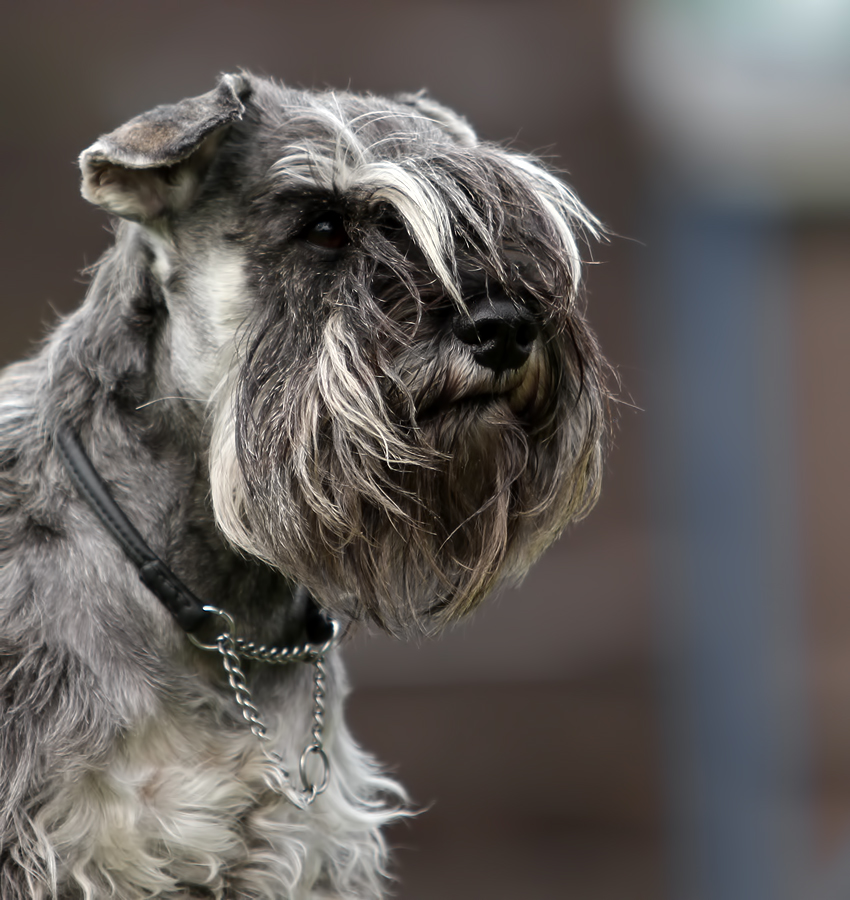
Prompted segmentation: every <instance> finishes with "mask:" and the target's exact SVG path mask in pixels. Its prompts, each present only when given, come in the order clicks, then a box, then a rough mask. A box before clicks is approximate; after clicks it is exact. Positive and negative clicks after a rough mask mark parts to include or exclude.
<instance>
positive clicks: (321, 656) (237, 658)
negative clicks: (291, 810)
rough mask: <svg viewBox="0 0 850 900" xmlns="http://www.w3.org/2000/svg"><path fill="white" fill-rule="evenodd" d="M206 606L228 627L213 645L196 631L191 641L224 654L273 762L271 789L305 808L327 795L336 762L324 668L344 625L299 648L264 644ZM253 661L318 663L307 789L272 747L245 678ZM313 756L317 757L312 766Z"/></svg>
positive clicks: (246, 713) (301, 767) (245, 711)
mask: <svg viewBox="0 0 850 900" xmlns="http://www.w3.org/2000/svg"><path fill="white" fill-rule="evenodd" d="M204 610H205V611H206V612H208V613H211V614H213V615H215V616H218V617H219V618H220V619H222V620H223V622H224V625H225V627H224V630H223V631H222V632H221V633H220V634H219V635H218V637H217V638H216V640H215V643H214V644H204V643H202V642H201V641H199V640H198V639H197V638H196V637H194V636H193V635H191V634H190V635H189V640H191V641H192V643H193V644H195V646H196V647H200V648H201V649H202V650H217V651H218V653H219V654H221V661H222V665H223V666H224V671H225V672H226V673H227V681H228V684H229V685H230V689H231V690H232V691H233V696H234V698H235V700H236V703H237V704H238V705H239V709H240V710H241V712H242V718H243V719H245V721H246V722H247V723H248V727H249V728H250V729H251V732H252V733H253V734H254V735H255V736H256V737H257V738H258V740H259V741H260V742H261V746H262V750H263V755H264V756H265V757H266V759H267V760H268V761H269V762H270V763H271V764H272V767H271V772H270V773H269V774H270V778H269V787H271V788H272V790H274V791H276V792H277V793H279V794H281V795H282V796H284V797H286V798H287V800H289V801H290V802H291V803H293V804H294V805H295V806H297V807H299V808H301V809H305V808H306V807H308V806H309V805H310V804H311V803H312V802H313V801H314V800H315V799H316V797H318V796H319V794H321V793H323V792H324V791H325V790H326V789H327V786H328V782H329V781H330V774H331V766H330V761H329V760H328V757H327V754H326V753H325V750H324V729H325V698H326V695H327V692H326V688H325V686H326V684H327V671H326V669H325V654H326V653H327V652H328V651H329V650H330V649H332V648H333V647H334V646H335V644H336V643H337V642H338V640H339V633H340V628H339V623H338V622H336V621H335V620H333V619H331V620H330V623H331V629H332V630H331V636H330V637H329V638H328V639H327V640H326V641H323V642H322V643H321V644H310V643H307V642H306V641H305V642H304V643H303V644H297V645H295V646H294V647H267V646H266V645H265V644H259V645H257V644H255V643H253V642H252V641H246V640H243V639H242V638H238V637H235V636H234V634H233V632H234V631H235V625H234V622H233V619H232V618H231V616H230V615H228V614H227V613H226V612H225V611H224V610H222V609H218V608H217V607H215V606H205V607H204ZM243 658H244V659H253V660H257V661H259V662H266V663H274V664H283V663H290V662H310V663H312V664H313V720H312V726H311V729H310V734H311V737H312V739H313V740H312V742H311V743H309V744H308V745H307V746H306V747H305V748H304V751H303V752H302V754H301V757H300V759H299V762H298V773H299V776H300V778H301V784H302V787H301V788H298V787H296V786H295V785H294V784H293V783H292V777H291V775H290V774H289V771H288V770H287V768H286V766H285V765H284V762H283V759H282V757H281V755H280V754H279V753H277V752H276V751H275V750H272V749H271V747H270V746H268V745H269V744H270V743H271V738H270V737H269V735H268V728H267V727H266V724H265V722H263V720H262V718H261V716H260V711H259V710H258V709H257V707H256V705H255V704H254V701H253V699H252V697H251V690H250V688H249V687H248V683H247V681H246V680H245V673H244V672H243V671H242V665H241V662H242V659H243ZM311 758H315V761H314V762H313V764H312V766H311V765H310V760H311ZM317 766H318V771H317V772H316V773H315V774H316V777H315V778H311V777H310V774H309V772H308V768H312V769H314V770H315V769H316V767H317Z"/></svg>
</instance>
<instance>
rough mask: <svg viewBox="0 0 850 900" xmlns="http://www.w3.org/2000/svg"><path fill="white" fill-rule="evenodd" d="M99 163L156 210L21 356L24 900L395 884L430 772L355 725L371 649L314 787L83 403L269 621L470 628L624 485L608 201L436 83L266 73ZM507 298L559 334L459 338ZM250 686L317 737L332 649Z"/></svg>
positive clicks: (8, 431)
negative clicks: (606, 437) (307, 618)
mask: <svg viewBox="0 0 850 900" xmlns="http://www.w3.org/2000/svg"><path fill="white" fill-rule="evenodd" d="M81 163H82V168H83V174H84V188H83V190H84V194H85V195H86V196H87V198H88V199H90V200H92V201H93V202H95V203H98V204H99V205H101V206H103V207H104V208H106V209H107V210H109V211H111V212H113V213H115V214H117V215H118V216H121V217H122V218H123V219H125V220H126V221H122V222H121V224H120V225H118V227H117V231H116V242H115V245H114V247H113V248H112V249H111V250H109V251H108V252H107V253H106V254H105V256H104V257H103V259H102V260H101V261H100V262H99V263H98V265H97V267H96V269H95V273H94V277H93V281H92V285H91V288H90V290H89V292H88V295H87V297H86V301H85V303H84V304H83V306H82V307H81V308H80V309H79V310H78V311H77V312H76V313H75V314H74V315H72V316H70V317H69V318H68V319H67V320H66V321H64V322H63V323H62V324H61V325H60V326H59V327H58V328H57V329H56V330H55V331H54V333H53V334H52V335H51V336H50V338H49V339H48V341H47V342H46V343H45V345H44V347H43V348H42V349H41V350H40V352H39V353H38V354H37V355H36V356H34V357H33V358H32V359H30V360H27V361H24V362H21V363H18V364H16V365H13V366H11V367H10V368H8V369H7V370H6V371H5V372H4V373H3V374H2V376H0V896H1V897H2V898H3V900H23V898H39V900H42V898H43V900H48V898H50V900H59V898H61V900H76V898H85V900H100V898H105V897H118V898H121V900H135V898H143V897H157V898H184V900H188V898H202V897H203V898H208V897H217V898H224V897H226V898H230V900H236V898H245V900H247V898H278V900H280V898H293V900H295V898H320V897H376V896H379V895H380V894H381V892H382V880H383V872H384V868H385V859H384V856H385V853H384V845H383V841H382V838H381V835H380V831H379V829H380V827H381V825H383V824H384V823H385V822H386V821H388V820H389V819H391V818H392V817H393V815H395V814H397V813H396V806H395V803H397V802H398V800H399V798H400V796H401V793H400V789H398V788H397V786H396V785H395V784H394V783H393V782H391V781H390V780H388V779H387V778H385V777H384V776H382V775H381V774H380V773H379V772H378V771H377V769H376V767H375V765H374V763H373V762H372V760H371V759H370V758H369V757H368V756H367V755H366V754H364V753H363V752H362V751H361V750H360V749H359V748H358V747H357V746H356V745H355V743H354V742H353V741H352V739H351V737H350V735H349V734H348V732H347V730H346V728H345V725H344V723H343V720H342V716H341V703H342V698H343V695H344V693H345V683H344V677H343V675H342V671H341V668H340V666H339V663H338V660H332V664H331V673H330V679H329V687H328V695H329V709H328V725H327V732H326V750H327V752H328V756H329V757H330V760H331V765H332V777H331V782H330V786H329V788H328V790H327V792H326V793H324V794H323V795H322V796H321V797H319V798H318V799H317V800H316V802H315V803H314V804H313V805H312V806H311V807H310V808H309V809H308V810H299V809H296V808H294V807H293V806H292V805H291V804H289V803H287V802H286V801H285V800H284V799H282V798H281V797H280V796H279V795H277V794H275V793H274V792H273V791H272V790H270V788H269V786H268V782H267V778H266V774H267V773H266V771H265V768H266V766H267V765H268V764H267V762H266V761H265V759H264V757H263V756H262V754H261V753H260V750H259V746H258V742H257V740H256V738H255V737H254V736H253V735H252V734H251V733H250V732H249V731H248V730H247V728H246V727H245V725H244V723H243V722H242V721H241V720H240V718H239V713H238V709H237V708H236V706H235V704H234V703H233V699H232V696H231V694H230V693H229V691H228V689H227V686H226V683H225V682H224V679H223V677H222V675H221V672H220V668H219V666H218V663H217V660H216V657H215V654H210V653H205V652H204V651H202V650H199V649H196V648H195V647H193V646H192V645H191V644H190V643H189V642H188V641H187V640H186V636H185V634H183V632H182V631H180V629H179V628H178V627H177V626H176V624H175V622H174V621H173V620H172V619H171V617H170V616H169V615H168V613H167V612H166V611H165V609H164V608H163V607H162V606H161V604H160V603H159V601H158V600H157V599H156V598H155V597H154V596H153V595H152V594H151V593H150V592H149V591H148V590H147V589H146V588H145V587H144V586H143V585H142V583H141V582H140V581H139V578H138V575H137V573H136V571H135V570H134V569H133V568H132V566H131V565H130V564H129V562H128V561H127V560H126V558H125V557H124V555H123V554H122V551H121V549H120V548H119V546H118V545H117V544H116V543H115V542H114V541H113V540H112V539H111V538H110V536H109V535H108V534H106V533H105V532H104V529H103V526H102V525H101V523H100V522H99V520H98V519H97V517H96V516H95V515H94V513H93V512H92V511H91V509H90V508H89V507H88V506H87V504H86V503H85V502H84V501H83V500H82V499H81V498H80V497H79V496H78V495H77V493H76V491H75V490H74V489H73V487H72V486H71V484H70V482H69V480H68V477H67V475H66V473H65V471H64V469H63V468H62V466H61V464H60V462H59V459H58V457H57V454H56V452H55V449H54V445H53V432H54V430H55V427H56V423H58V422H68V423H70V424H71V425H72V426H73V427H74V428H75V429H76V431H77V432H78V434H79V435H80V438H81V440H82V442H83V444H84V446H85V447H86V449H87V451H88V453H89V455H90V456H91V458H92V460H93V461H94V463H95V466H96V467H97V469H98V470H99V472H100V474H101V475H102V477H103V478H104V480H105V481H106V482H107V483H108V485H109V487H110V489H111V491H112V493H113V495H114V496H115V498H116V500H117V501H118V502H119V504H120V505H121V506H122V507H123V508H124V509H125V511H126V512H127V513H128V515H129V516H130V518H131V519H132V520H133V522H134V523H135V525H136V527H137V528H138V529H139V531H140V532H141V533H142V534H143V535H144V536H145V539H146V540H147V541H148V542H149V544H150V545H151V547H152V548H153V550H154V551H155V552H156V553H157V555H158V556H160V557H161V558H162V559H164V560H165V561H166V562H167V563H168V565H169V566H170V567H171V568H172V569H173V570H174V571H175V572H177V573H178V574H179V576H180V578H181V579H182V580H183V581H184V582H186V583H187V584H189V585H191V586H192V588H193V590H194V591H195V593H197V594H198V595H200V596H202V597H203V598H204V599H205V601H207V602H209V603H211V604H213V605H215V606H219V607H222V608H224V609H226V610H227V611H228V612H230V613H231V615H233V616H234V618H235V619H236V621H237V624H238V628H239V631H240V633H244V634H246V635H249V636H257V637H258V638H259V639H261V640H264V641H266V642H275V643H279V644H280V643H287V642H293V641H297V640H299V639H300V638H301V629H302V627H303V609H300V608H299V606H298V603H297V602H296V601H295V599H294V598H295V594H294V585H295V584H302V585H305V586H306V587H308V588H309V589H310V590H311V591H312V593H313V594H314V596H315V597H316V598H317V599H318V602H319V603H320V605H322V606H323V607H324V608H325V609H326V610H328V611H330V612H331V613H332V614H334V615H335V616H337V617H338V618H340V619H341V620H342V621H343V622H347V621H350V620H353V619H358V618H370V619H372V620H373V621H376V622H378V623H379V624H381V625H382V626H384V627H386V628H388V629H390V630H393V631H396V632H403V631H406V630H410V629H411V628H419V629H422V628H424V629H426V630H427V629H430V628H434V627H438V626H439V625H441V624H442V623H443V622H445V621H447V620H450V619H451V618H455V617H457V616H459V615H462V614H464V613H466V612H467V611H468V610H470V609H471V608H472V607H473V606H474V605H475V604H476V603H477V602H479V600H480V599H481V598H482V597H484V596H485V595H486V594H487V593H488V592H489V591H490V590H492V588H493V587H494V586H496V585H497V584H498V583H500V582H501V581H503V580H505V579H506V578H516V577H519V576H521V575H522V574H523V573H524V572H525V570H526V569H527V568H528V566H529V565H530V564H531V563H532V562H533V561H534V560H535V559H536V558H537V557H538V556H539V554H540V553H541V552H542V550H543V549H545V547H546V546H547V545H548V544H549V543H550V542H551V541H552V540H553V539H554V538H555V537H556V536H557V535H558V534H559V533H560V531H561V530H562V529H563V527H564V526H565V524H566V523H567V522H568V521H570V520H572V519H574V518H576V517H577V516H579V515H581V514H582V513H584V512H585V511H586V510H587V509H588V508H589V506H590V505H591V504H592V502H593V500H594V499H595V497H596V494H597V492H598V485H599V467H600V453H601V443H602V433H603V418H604V416H603V407H604V400H605V391H604V388H603V386H602V383H601V366H602V364H601V361H600V359H599V356H598V352H597V350H596V346H595V341H594V339H593V337H592V335H591V334H590V332H589V331H588V330H587V327H586V325H585V324H584V321H583V319H582V316H581V314H580V311H579V310H578V309H577V307H576V296H577V289H578V284H579V267H580V259H579V244H578V236H579V235H578V233H579V232H580V231H581V230H586V231H590V232H591V233H595V232H596V229H597V223H596V222H595V220H593V219H592V217H590V215H589V214H588V213H587V212H586V211H585V210H584V209H583V208H582V207H581V205H580V204H579V202H578V201H577V200H576V199H575V197H574V195H573V194H572V193H571V192H570V191H569V190H568V189H567V188H566V187H564V186H563V185H562V184H561V183H560V182H559V181H558V180H557V179H556V178H554V177H553V176H552V175H551V174H549V173H548V172H547V171H546V170H545V169H544V168H542V167H541V166H540V165H539V164H537V163H536V162H534V161H532V160H530V159H528V158H526V157H522V156H519V155H517V154H513V153H508V152H506V151H504V150H502V149H500V148H498V147H495V146H489V145H483V144H479V143H478V142H477V141H476V139H475V137H474V134H473V133H472V132H471V130H470V129H469V127H468V126H467V125H466V123H465V122H464V121H463V120H462V119H460V118H459V117H457V116H455V115H454V114H453V113H450V112H449V111H447V110H445V109H444V108H442V107H440V106H438V105H437V104H434V103H432V102H431V101H430V100H428V99H427V98H424V97H420V96H416V97H404V98H398V99H396V100H386V99H382V98H374V97H358V96H354V95H348V94H333V93H324V94H322V93H312V92H298V91H292V90H288V89H285V88H283V87H281V86H279V85H276V84H273V83H271V82H267V81H262V80H259V79H254V78H251V77H250V76H247V75H241V76H226V77H225V78H224V79H222V81H221V83H220V84H219V86H218V88H217V89H216V90H215V91H213V92H211V93H210V94H209V95H205V96H204V97H202V98H196V99H194V100H192V101H184V102H183V104H179V105H177V106H174V107H161V108H157V109H156V110H153V111H152V112H151V113H148V114H146V115H145V116H143V117H140V118H139V119H136V120H133V121H132V122H131V123H128V124H127V125H126V126H123V127H122V128H121V129H118V130H117V131H116V132H113V133H112V134H111V135H108V136H106V137H104V138H102V139H101V140H100V141H98V142H97V143H96V144H95V145H93V147H92V148H90V149H89V150H88V151H86V153H84V154H83V157H82V160H81ZM495 294H498V296H499V297H504V298H509V299H510V301H511V302H514V303H516V304H517V305H519V306H522V307H524V308H528V309H530V310H532V311H533V316H534V319H535V321H536V323H537V324H536V326H535V330H534V334H537V328H539V331H540V335H539V337H536V338H535V339H534V349H533V350H531V351H530V356H529V359H528V360H527V361H526V362H524V363H523V364H522V365H521V366H518V367H517V368H506V369H505V370H504V371H493V370H492V369H490V368H487V367H485V366H482V365H480V364H479V363H478V362H476V361H475V360H474V359H473V357H472V356H471V355H470V352H469V348H468V347H466V346H464V345H463V342H462V341H459V339H458V337H457V335H458V334H460V333H462V331H461V330H460V328H459V326H458V325H457V322H458V317H463V316H464V315H465V313H466V310H467V308H468V305H469V304H470V303H472V302H473V301H476V302H477V301H478V300H479V299H480V298H481V297H482V296H483V297H485V298H486V297H488V296H493V295H495ZM249 682H250V686H251V689H252V691H253V693H254V697H255V700H256V702H257V704H258V706H259V707H260V708H261V709H262V710H263V713H264V715H265V717H266V719H267V720H268V722H269V725H270V729H271V731H272V732H273V734H274V735H275V743H276V747H277V749H278V750H279V752H280V753H281V754H282V756H283V758H284V759H285V760H289V761H294V760H297V758H298V755H299V753H300V752H301V749H302V748H303V747H304V745H305V741H306V738H307V735H308V731H309V724H310V708H311V683H310V672H309V669H308V668H307V667H305V666H303V665H300V664H292V665H290V666H283V667H269V666H263V665H262V664H256V665H254V666H253V667H252V668H251V670H250V672H249ZM388 798H389V799H388Z"/></svg>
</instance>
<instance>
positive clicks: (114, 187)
mask: <svg viewBox="0 0 850 900" xmlns="http://www.w3.org/2000/svg"><path fill="white" fill-rule="evenodd" d="M250 92H251V87H250V84H249V81H248V78H247V77H245V76H243V75H224V76H222V78H221V80H220V81H219V83H218V85H217V86H216V88H215V89H214V90H212V91H210V92H209V93H207V94H203V95H201V96H200V97H192V98H190V99H188V100H181V101H180V103H175V104H173V105H169V106H157V107H156V108H155V109H152V110H151V111H150V112H146V113H143V114H142V115H140V116H136V118H135V119H130V121H129V122H127V123H126V124H125V125H122V126H121V127H120V128H117V129H116V130H115V131H112V132H110V133H109V134H106V135H104V136H103V137H101V138H100V139H99V140H97V141H96V142H95V143H94V144H92V145H91V147H89V148H88V150H84V151H83V153H82V154H81V155H80V168H81V169H82V173H83V184H82V193H83V196H84V197H85V198H86V200H89V201H91V202H92V203H94V204H96V205H97V206H102V207H103V208H104V209H106V210H109V212H112V213H115V214H116V215H119V216H123V217H124V218H126V219H133V220H134V221H139V222H148V221H151V220H153V219H156V218H157V217H159V216H162V215H164V214H167V213H169V212H174V211H177V210H179V209H182V208H185V207H186V206H188V204H189V203H190V202H191V200H192V198H193V196H194V193H195V189H196V187H197V185H198V183H199V182H200V179H201V177H202V175H203V172H204V171H205V169H206V167H207V166H208V164H209V162H210V160H211V159H212V157H213V154H214V152H215V149H216V147H217V146H218V143H219V141H220V139H221V136H222V135H223V133H224V129H225V128H226V127H227V126H228V125H230V124H231V123H232V122H234V121H236V120H238V119H240V118H242V115H243V113H244V112H245V107H244V105H243V103H242V101H243V100H244V99H245V98H247V96H248V95H249V94H250Z"/></svg>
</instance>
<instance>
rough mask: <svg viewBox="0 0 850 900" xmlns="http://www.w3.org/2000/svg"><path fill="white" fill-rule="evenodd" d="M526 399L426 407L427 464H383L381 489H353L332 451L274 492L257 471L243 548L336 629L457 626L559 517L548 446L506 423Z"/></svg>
mask: <svg viewBox="0 0 850 900" xmlns="http://www.w3.org/2000/svg"><path fill="white" fill-rule="evenodd" d="M533 388H534V386H533V385H531V386H529V384H528V383H527V382H525V381H522V382H521V383H520V382H518V383H517V385H516V386H514V387H512V388H511V389H509V390H506V391H503V392H502V393H500V394H497V395H493V396H488V397H478V398H469V397H468V398H465V399H461V400H458V401H457V402H454V403H452V404H449V405H448V406H446V407H444V408H443V409H442V411H441V412H439V413H438V412H437V411H436V410H435V411H434V414H433V415H432V416H430V417H429V418H428V419H427V420H426V421H425V422H424V423H422V425H421V426H420V435H419V436H420V440H421V442H422V443H424V444H425V445H426V446H428V447H430V448H431V449H432V452H431V456H430V459H429V462H428V464H427V465H410V464H409V463H408V462H405V461H403V460H398V461H396V462H393V461H392V460H390V461H388V462H387V463H386V464H385V465H384V466H383V467H382V470H381V472H380V478H378V476H376V473H375V472H374V471H372V470H370V471H361V472H359V473H358V476H359V477H357V478H355V477H352V472H351V469H350V460H349V459H345V458H344V449H343V448H340V447H337V448H334V449H333V450H331V451H329V452H327V453H326V454H325V455H324V456H323V459H322V463H321V467H320V468H319V467H316V469H315V470H314V471H315V474H316V478H315V479H314V480H310V479H307V480H302V479H299V478H297V477H296V478H292V477H291V475H292V469H291V467H290V468H287V470H286V472H287V475H288V477H287V479H286V481H285V482H284V481H283V480H282V479H280V478H279V477H278V478H266V477H262V478H260V475H261V474H262V473H256V472H255V473H254V476H255V480H254V482H253V483H252V484H251V487H250V493H251V497H252V502H251V503H250V504H247V505H246V506H245V507H244V511H245V514H246V515H247V517H248V519H247V521H246V522H245V524H246V525H247V526H248V529H247V532H248V533H249V534H250V543H249V544H248V545H245V544H243V548H244V549H246V550H248V552H251V553H252V554H254V555H258V556H261V557H262V558H263V559H265V560H266V561H267V562H269V563H271V564H272V565H273V566H275V567H276V568H278V569H279V570H280V571H281V572H283V573H284V574H285V575H287V576H288V577H290V578H292V579H294V580H295V581H297V582H298V583H300V584H303V585H305V586H306V587H307V588H308V589H309V590H310V591H311V592H312V593H313V595H314V596H315V597H316V598H317V600H318V602H319V604H320V605H321V606H322V607H323V608H324V609H325V610H326V611H327V612H329V613H331V614H332V615H335V616H338V617H340V618H343V619H345V620H369V621H371V622H373V623H376V624H377V625H378V626H380V627H381V628H382V629H385V630H387V631H389V632H391V633H393V634H396V635H399V636H404V635H408V636H409V635H410V634H412V633H422V632H434V631H436V630H438V629H439V628H441V627H443V626H445V625H447V624H449V623H451V622H453V621H456V620H457V619H459V618H461V617H463V616H465V615H467V614H468V613H470V612H471V611H472V610H473V609H474V608H475V607H476V606H477V605H478V604H479V603H480V602H481V600H483V599H484V597H486V596H487V595H488V594H489V593H490V592H491V591H493V590H494V589H495V588H496V587H498V586H499V584H500V583H502V582H503V581H504V580H506V579H511V578H517V577H520V576H521V575H522V574H524V572H525V570H526V569H527V568H528V567H529V566H530V565H531V564H532V563H533V562H534V561H535V559H536V558H537V557H538V556H539V555H540V553H541V552H542V551H543V550H544V549H545V547H546V546H548V544H549V543H551V541H552V540H553V539H554V537H555V536H557V534H558V533H559V532H560V530H561V527H562V525H563V522H564V520H565V516H564V506H565V500H564V495H563V491H562V490H561V487H560V486H559V485H558V484H557V483H554V482H553V475H552V473H556V472H558V471H564V467H563V466H561V465H559V460H558V446H559V445H558V442H557V440H549V441H548V442H535V441H531V440H530V439H529V436H528V433H527V430H526V428H524V427H522V426H521V424H520V423H519V419H518V416H517V413H516V412H515V409H516V410H520V411H522V410H527V408H528V406H529V402H530V397H531V393H533ZM358 482H359V484H360V485H361V486H362V487H361V488H360V489H358V488H357V487H356V485H357V483H358ZM330 489H333V491H334V494H333V498H332V502H331V498H330V496H329V493H328V492H329V490H330ZM260 498H262V499H260Z"/></svg>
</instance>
